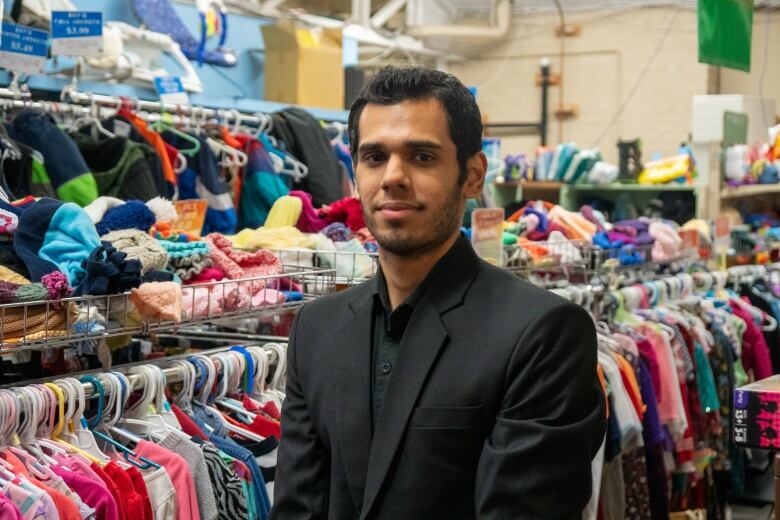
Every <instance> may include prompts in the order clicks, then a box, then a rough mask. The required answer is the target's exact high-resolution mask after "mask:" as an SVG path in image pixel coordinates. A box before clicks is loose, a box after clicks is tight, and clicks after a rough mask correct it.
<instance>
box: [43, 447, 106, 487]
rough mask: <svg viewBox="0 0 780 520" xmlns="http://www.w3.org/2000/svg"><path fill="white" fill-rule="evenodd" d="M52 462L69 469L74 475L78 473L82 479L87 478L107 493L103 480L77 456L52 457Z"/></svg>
mask: <svg viewBox="0 0 780 520" xmlns="http://www.w3.org/2000/svg"><path fill="white" fill-rule="evenodd" d="M54 460H56V461H57V464H59V465H60V466H62V467H64V468H66V469H69V470H71V471H73V472H75V473H78V474H79V475H81V476H82V477H87V478H88V479H89V480H91V481H92V482H94V483H96V484H98V485H99V486H100V487H102V488H103V489H105V490H106V491H108V488H107V487H106V485H105V484H104V483H103V480H102V479H101V478H100V477H99V476H98V474H97V473H95V472H94V471H93V470H92V467H91V463H90V462H87V461H86V460H84V459H82V458H81V456H79V455H60V454H56V455H54Z"/></svg>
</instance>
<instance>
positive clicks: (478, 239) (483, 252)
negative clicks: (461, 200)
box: [471, 208, 504, 266]
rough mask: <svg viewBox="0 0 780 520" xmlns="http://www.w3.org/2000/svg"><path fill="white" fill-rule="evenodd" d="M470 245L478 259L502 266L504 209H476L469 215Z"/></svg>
mask: <svg viewBox="0 0 780 520" xmlns="http://www.w3.org/2000/svg"><path fill="white" fill-rule="evenodd" d="M471 243H472V245H473V246H474V251H476V252H477V255H479V257H480V258H482V259H483V260H485V261H486V262H489V263H491V264H493V265H498V266H500V265H502V263H503V254H504V209H503V208H478V209H475V210H474V212H473V213H472V214H471Z"/></svg>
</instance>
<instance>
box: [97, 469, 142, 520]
mask: <svg viewBox="0 0 780 520" xmlns="http://www.w3.org/2000/svg"><path fill="white" fill-rule="evenodd" d="M109 464H111V463H110V462H109ZM90 467H91V468H92V471H94V472H95V474H96V475H97V476H98V477H100V480H102V481H103V483H104V484H105V485H106V487H107V488H108V492H109V493H111V496H112V497H114V501H115V502H116V506H117V509H118V510H119V511H118V512H119V520H135V518H130V517H129V516H127V509H126V508H125V502H124V500H122V494H121V493H120V492H119V489H118V488H117V486H116V482H114V481H113V480H112V479H111V477H109V476H108V474H107V473H106V472H105V471H103V468H101V467H100V466H98V465H97V464H95V463H94V462H93V463H92V465H91V466H90Z"/></svg>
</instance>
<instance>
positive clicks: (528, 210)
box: [523, 206, 548, 232]
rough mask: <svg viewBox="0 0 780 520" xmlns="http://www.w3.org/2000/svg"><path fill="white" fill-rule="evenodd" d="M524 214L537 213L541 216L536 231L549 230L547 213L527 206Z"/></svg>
mask: <svg viewBox="0 0 780 520" xmlns="http://www.w3.org/2000/svg"><path fill="white" fill-rule="evenodd" d="M523 215H536V216H537V217H539V225H538V226H536V231H541V232H547V231H548V230H547V215H546V214H545V213H543V212H541V211H538V210H536V209H534V208H532V207H529V206H526V207H525V209H524V210H523Z"/></svg>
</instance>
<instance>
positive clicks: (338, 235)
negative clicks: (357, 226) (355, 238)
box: [320, 222, 352, 242]
mask: <svg viewBox="0 0 780 520" xmlns="http://www.w3.org/2000/svg"><path fill="white" fill-rule="evenodd" d="M320 233H322V234H323V235H325V236H326V237H328V238H329V239H331V240H333V241H334V242H346V241H347V240H349V239H350V238H351V237H352V231H350V229H349V227H347V226H346V224H342V223H341V222H334V223H333V224H328V227H326V228H325V229H323V230H322V231H320Z"/></svg>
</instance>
